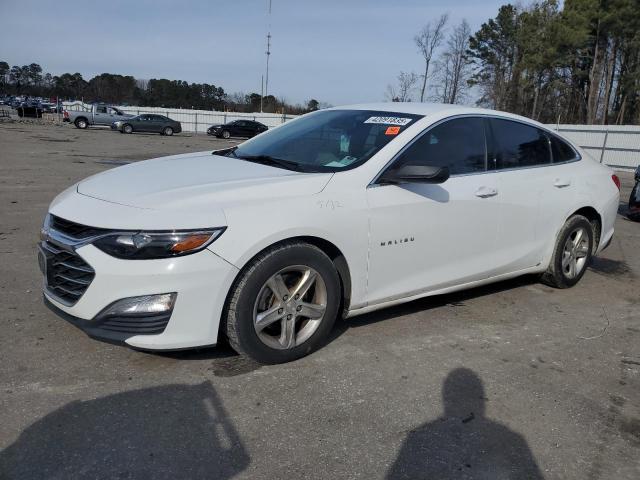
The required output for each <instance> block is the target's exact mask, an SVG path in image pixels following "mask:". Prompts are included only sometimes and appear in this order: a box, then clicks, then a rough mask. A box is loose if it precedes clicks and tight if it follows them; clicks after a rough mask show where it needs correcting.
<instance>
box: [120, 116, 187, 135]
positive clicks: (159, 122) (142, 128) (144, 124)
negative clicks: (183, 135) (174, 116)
mask: <svg viewBox="0 0 640 480" xmlns="http://www.w3.org/2000/svg"><path fill="white" fill-rule="evenodd" d="M111 129H112V130H118V131H119V132H120V133H133V132H149V133H159V134H160V135H169V136H171V135H173V134H174V133H180V132H181V131H182V125H181V124H180V122H177V121H175V120H171V119H170V118H169V117H165V116H164V115H152V114H146V113H145V114H142V115H138V116H135V117H133V118H128V119H126V120H120V121H118V122H114V123H112V124H111Z"/></svg>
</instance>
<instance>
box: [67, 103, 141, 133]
mask: <svg viewBox="0 0 640 480" xmlns="http://www.w3.org/2000/svg"><path fill="white" fill-rule="evenodd" d="M127 118H133V115H128V114H126V113H124V112H123V111H122V110H120V109H118V108H116V107H112V106H110V105H105V104H96V105H92V106H91V110H90V111H88V112H85V111H72V110H65V111H64V119H63V121H64V122H71V123H73V124H74V125H75V126H76V127H77V128H80V129H85V128H87V127H88V126H90V125H106V126H109V125H111V124H112V123H113V122H115V121H116V120H124V119H127Z"/></svg>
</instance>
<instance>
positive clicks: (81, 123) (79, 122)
mask: <svg viewBox="0 0 640 480" xmlns="http://www.w3.org/2000/svg"><path fill="white" fill-rule="evenodd" d="M73 123H74V125H75V126H76V128H79V129H80V130H84V129H86V128H87V127H88V126H89V121H88V120H87V119H86V118H84V117H80V118H76V121H75V122H73Z"/></svg>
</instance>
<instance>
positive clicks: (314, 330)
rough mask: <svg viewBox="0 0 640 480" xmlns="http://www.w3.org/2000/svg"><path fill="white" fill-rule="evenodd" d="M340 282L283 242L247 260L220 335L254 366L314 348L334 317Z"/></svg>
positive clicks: (328, 264) (302, 246) (303, 249)
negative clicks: (250, 359) (223, 333)
mask: <svg viewBox="0 0 640 480" xmlns="http://www.w3.org/2000/svg"><path fill="white" fill-rule="evenodd" d="M340 292H341V290H340V279H339V277H338V272H337V271H336V268H335V266H334V264H333V262H332V261H331V259H330V258H329V257H328V256H327V255H326V254H325V253H324V252H323V251H322V250H320V249H319V248H317V247H315V246H313V245H310V244H307V243H304V242H286V243H283V244H280V245H276V246H274V247H272V248H269V249H267V250H266V251H264V252H263V253H261V254H259V255H258V256H257V257H256V258H255V259H254V260H252V261H251V262H250V263H249V265H247V267H245V268H244V269H243V271H242V272H241V273H240V275H239V276H238V279H237V280H236V282H235V283H234V286H233V287H232V289H231V292H230V297H229V299H228V301H227V306H226V309H225V316H224V332H225V333H226V336H227V338H228V340H229V343H230V345H231V347H232V348H233V349H234V350H235V351H236V352H238V353H240V354H241V355H246V356H248V357H251V358H252V359H254V360H255V361H257V362H259V363H267V364H273V363H283V362H290V361H292V360H296V359H298V358H301V357H304V356H305V355H308V354H309V353H311V352H313V351H314V350H316V349H317V348H318V347H320V346H321V345H322V344H323V343H324V341H325V340H326V338H327V336H328V335H329V333H330V331H331V329H332V327H333V324H334V323H335V320H336V317H337V315H338V309H339V305H340V300H341V298H340V297H341V293H340Z"/></svg>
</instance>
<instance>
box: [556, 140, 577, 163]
mask: <svg viewBox="0 0 640 480" xmlns="http://www.w3.org/2000/svg"><path fill="white" fill-rule="evenodd" d="M549 137H550V139H551V153H552V155H553V163H562V162H571V161H573V160H576V159H577V158H578V154H577V153H576V151H575V150H574V149H573V147H571V145H569V144H568V143H567V142H565V141H564V140H561V139H560V138H558V137H556V136H555V135H549Z"/></svg>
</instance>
